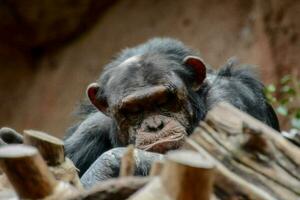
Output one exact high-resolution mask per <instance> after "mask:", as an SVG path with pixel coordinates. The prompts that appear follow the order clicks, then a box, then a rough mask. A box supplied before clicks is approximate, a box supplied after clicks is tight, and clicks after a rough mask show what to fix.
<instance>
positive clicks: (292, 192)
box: [187, 103, 300, 200]
mask: <svg viewBox="0 0 300 200" xmlns="http://www.w3.org/2000/svg"><path fill="white" fill-rule="evenodd" d="M188 143H189V145H187V146H189V147H190V148H194V149H195V150H197V151H199V152H200V153H201V154H202V155H203V154H205V155H206V156H208V157H210V158H211V159H214V160H215V162H216V163H217V175H216V182H215V194H216V195H217V197H218V198H220V199H231V198H242V197H243V198H245V199H253V200H254V199H255V200H256V199H262V200H266V199H270V200H271V199H288V200H296V199H299V195H300V178H299V175H300V168H299V162H300V160H299V158H300V156H299V155H300V150H299V148H297V147H296V146H294V145H293V144H292V143H290V142H288V141H287V140H285V139H284V138H283V137H282V136H281V135H280V133H278V132H276V131H275V130H273V129H272V128H270V127H268V126H266V125H265V124H263V123H262V122H259V121H258V120H256V119H254V118H253V117H251V116H249V115H247V114H245V113H243V112H241V111H240V110H238V109H236V108H234V107H233V106H231V105H229V104H225V103H221V104H219V105H217V106H216V107H215V108H214V109H212V110H211V111H210V112H209V113H208V115H207V117H206V119H205V122H201V123H200V126H199V127H198V128H197V129H196V130H195V131H194V133H193V135H192V136H191V137H190V139H188Z"/></svg>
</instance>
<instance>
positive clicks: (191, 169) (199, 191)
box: [161, 150, 214, 200]
mask: <svg viewBox="0 0 300 200" xmlns="http://www.w3.org/2000/svg"><path fill="white" fill-rule="evenodd" d="M166 158H167V160H166V163H165V166H164V168H163V171H162V173H161V180H162V184H163V185H164V187H165V189H166V191H167V192H168V194H169V195H170V197H171V199H176V200H194V199H202V200H209V199H210V196H211V193H212V185H213V175H214V165H213V164H212V162H210V160H207V159H205V158H204V157H202V156H201V155H200V154H199V153H196V152H193V151H188V150H180V151H173V152H170V153H168V154H167V156H166Z"/></svg>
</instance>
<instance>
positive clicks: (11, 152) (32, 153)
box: [0, 145, 57, 199]
mask: <svg viewBox="0 0 300 200" xmlns="http://www.w3.org/2000/svg"><path fill="white" fill-rule="evenodd" d="M0 166H1V168H2V170H3V171H4V173H5V174H6V175H7V177H8V179H9V181H10V183H11V184H12V185H13V187H14V188H15V190H16V192H17V193H18V195H19V197H20V198H21V199H40V198H44V197H46V196H48V195H51V194H52V192H53V191H54V189H55V187H56V184H57V182H56V180H55V178H54V177H53V175H52V174H51V173H50V171H49V170H48V168H47V165H46V163H45V162H44V160H43V159H42V157H41V155H40V154H39V152H38V150H37V149H36V148H34V147H31V146H26V145H7V146H5V147H2V148H0Z"/></svg>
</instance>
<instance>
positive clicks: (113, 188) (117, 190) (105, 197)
mask: <svg viewBox="0 0 300 200" xmlns="http://www.w3.org/2000/svg"><path fill="white" fill-rule="evenodd" d="M150 180H152V178H150V177H135V176H131V177H121V178H117V179H116V178H112V179H109V180H107V181H103V182H101V183H99V184H97V185H95V186H94V187H93V188H92V189H90V190H88V191H85V192H82V193H81V194H80V195H74V196H73V197H72V198H69V199H68V200H92V199H97V200H112V199H118V200H125V199H127V198H128V197H129V196H130V195H132V194H133V193H135V192H136V191H138V190H139V189H141V188H142V187H143V186H145V185H146V184H147V183H149V182H150Z"/></svg>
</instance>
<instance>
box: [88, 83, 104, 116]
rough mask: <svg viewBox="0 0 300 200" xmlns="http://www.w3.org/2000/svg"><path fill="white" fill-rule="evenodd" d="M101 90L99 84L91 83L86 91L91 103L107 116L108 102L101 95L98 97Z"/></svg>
mask: <svg viewBox="0 0 300 200" xmlns="http://www.w3.org/2000/svg"><path fill="white" fill-rule="evenodd" d="M100 90H101V88H100V86H99V84H98V83H91V84H90V85H89V86H88V87H87V90H86V93H87V95H88V97H89V99H90V101H91V103H92V104H93V105H94V106H95V107H96V108H98V109H99V110H100V111H101V112H103V113H104V114H106V112H107V107H108V104H107V100H106V98H105V97H101V95H97V94H98V92H100Z"/></svg>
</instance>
